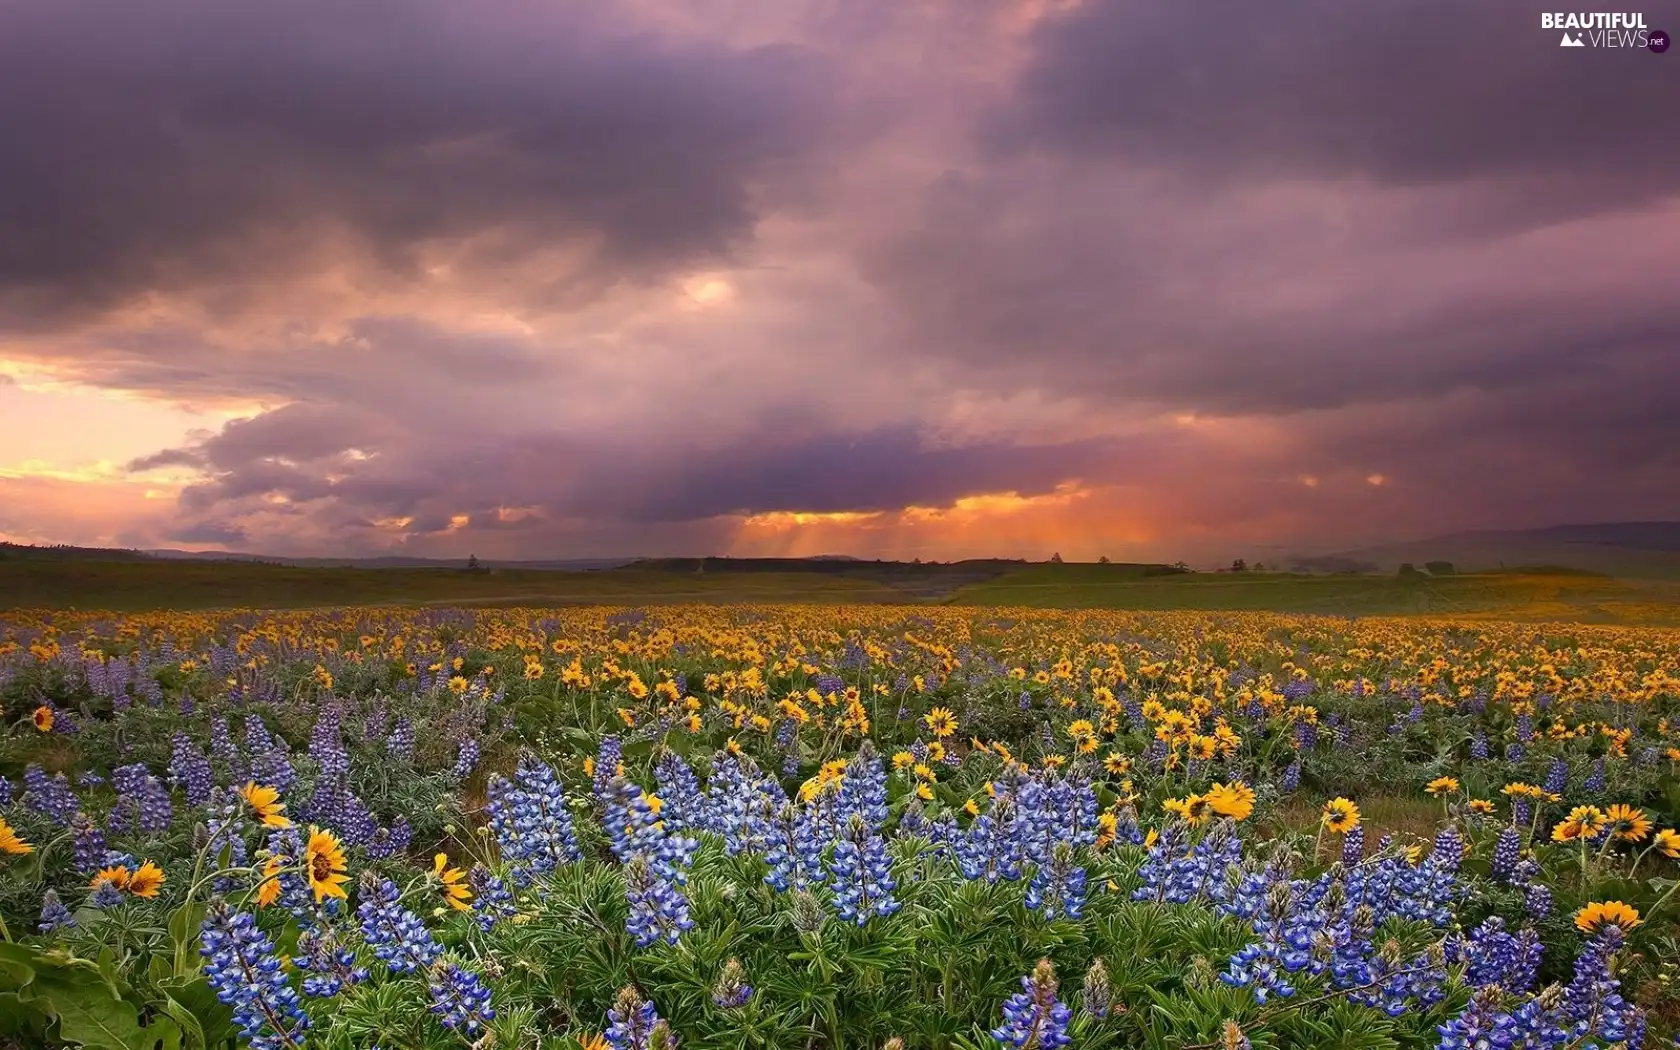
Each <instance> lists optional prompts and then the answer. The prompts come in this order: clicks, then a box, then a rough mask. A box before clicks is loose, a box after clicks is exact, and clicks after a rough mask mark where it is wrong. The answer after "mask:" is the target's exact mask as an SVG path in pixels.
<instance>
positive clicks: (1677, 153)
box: [991, 0, 1680, 208]
mask: <svg viewBox="0 0 1680 1050" xmlns="http://www.w3.org/2000/svg"><path fill="white" fill-rule="evenodd" d="M1542 6H1543V5H1539V4H1534V3H1530V2H1527V0H1520V2H1519V0H1484V2H1477V3H1468V4H1467V3H1460V2H1455V0H1371V2H1366V3H1352V4H1350V3H1341V2H1338V0H1306V2H1298V3H1289V4H1256V3H1249V2H1246V0H1210V2H1206V3H1195V4H1173V3H1153V2H1147V0H1088V2H1086V3H1084V4H1082V5H1080V6H1079V7H1078V8H1077V9H1075V10H1074V11H1072V12H1070V13H1068V14H1066V15H1064V16H1061V17H1057V18H1052V19H1049V20H1047V21H1046V22H1045V23H1044V24H1043V25H1042V26H1041V28H1040V31H1039V33H1038V36H1037V38H1036V40H1035V54H1034V58H1033V61H1032V63H1031V65H1030V68H1029V69H1028V71H1027V72H1026V74H1025V76H1024V78H1023V80H1022V82H1021V84H1020V85H1019V93H1018V99H1017V104H1016V105H1015V106H1014V107H1013V108H1011V109H1009V110H1008V111H1007V113H1005V114H1004V115H1001V116H1000V118H999V119H998V120H997V122H996V123H995V124H994V125H993V127H992V129H991V131H992V134H993V136H994V142H995V144H996V145H998V146H999V147H1005V146H1009V145H1013V144H1019V143H1023V142H1025V143H1031V144H1035V145H1041V146H1046V147H1051V148H1055V149H1059V150H1068V151H1074V152H1079V153H1086V154H1095V155H1108V156H1117V155H1118V156H1123V157H1125V158H1126V159H1127V160H1128V161H1130V162H1133V163H1143V164H1160V165H1166V166H1169V167H1172V168H1174V169H1176V170H1181V171H1188V172H1193V173H1195V174H1197V175H1200V176H1205V177H1210V178H1231V179H1236V180H1241V179H1243V178H1246V177H1252V176H1255V175H1261V176H1275V175H1302V174H1304V175H1308V176H1314V177H1319V176H1334V177H1339V176H1357V177H1365V178H1369V179H1373V180H1376V181H1378V182H1390V183H1403V184H1419V183H1429V182H1438V181H1452V180H1461V179H1475V178H1485V177H1509V176H1522V177H1534V178H1541V177H1546V176H1562V175H1567V176H1581V177H1592V178H1596V179H1601V180H1604V181H1605V183H1606V184H1607V185H1608V186H1612V187H1618V186H1619V187H1622V188H1624V189H1627V190H1629V191H1632V192H1637V193H1640V194H1649V193H1652V192H1657V191H1660V190H1662V189H1665V188H1667V189H1672V188H1674V187H1675V186H1676V185H1680V174H1677V173H1680V137H1676V136H1675V135H1674V134H1673V133H1672V132H1673V129H1674V128H1675V127H1676V124H1675V113H1674V107H1673V99H1674V92H1675V80H1674V70H1673V69H1671V68H1669V67H1670V66H1672V65H1673V63H1672V62H1669V61H1664V60H1663V58H1662V57H1661V56H1656V55H1651V54H1649V53H1646V52H1644V51H1643V50H1639V49H1634V50H1631V51H1630V50H1623V49H1610V48H1603V49H1601V48H1584V49H1571V50H1563V49H1560V48H1559V46H1558V44H1559V40H1560V38H1561V36H1562V34H1561V32H1553V31H1550V30H1542V29H1541V28H1540V27H1539V26H1540V18H1539V12H1540V10H1541V8H1542ZM1547 9H1548V10H1550V8H1547ZM1659 13H1660V9H1659ZM1653 17H1654V16H1653ZM1661 21H1662V20H1661V19H1660V18H1658V19H1657V21H1656V23H1655V24H1653V23H1651V22H1650V20H1649V19H1647V24H1648V25H1649V26H1650V28H1653V29H1656V28H1665V27H1664V26H1662V25H1661ZM1665 129H1667V130H1666V133H1665ZM1583 188H1584V187H1582V186H1580V185H1578V184H1576V185H1575V186H1574V190H1575V192H1576V193H1577V194H1579V192H1580V191H1581V190H1582V189H1583ZM1553 203H1555V204H1557V205H1559V206H1564V205H1566V204H1567V203H1568V202H1567V201H1564V200H1558V201H1554V202H1553ZM1573 203H1574V206H1575V207H1577V208H1604V207H1610V206H1616V205H1620V204H1624V203H1626V200H1625V198H1623V199H1617V198H1616V197H1609V198H1595V197H1592V196H1590V195H1589V196H1587V197H1585V198H1584V199H1582V198H1579V197H1578V198H1577V199H1576V200H1575V201H1574V202H1573Z"/></svg>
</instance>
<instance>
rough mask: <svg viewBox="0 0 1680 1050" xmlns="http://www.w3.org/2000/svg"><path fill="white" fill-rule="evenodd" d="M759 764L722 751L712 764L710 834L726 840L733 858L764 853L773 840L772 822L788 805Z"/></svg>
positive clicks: (708, 795) (708, 787)
mask: <svg viewBox="0 0 1680 1050" xmlns="http://www.w3.org/2000/svg"><path fill="white" fill-rule="evenodd" d="M772 786H773V785H772V783H771V782H767V781H766V779H765V777H764V774H763V772H762V771H760V770H759V768H758V764H757V763H755V762H754V761H753V760H752V759H750V758H747V757H745V756H742V755H734V754H731V753H729V752H727V751H720V752H718V753H717V756H716V757H715V758H713V760H712V775H711V777H710V778H709V779H708V780H707V783H706V809H705V812H706V814H707V817H708V819H707V821H706V823H707V830H709V831H711V832H713V833H715V834H718V835H722V836H723V847H724V850H725V851H726V852H727V853H728V854H729V855H730V856H731V857H735V856H739V855H741V854H742V853H761V852H763V851H764V850H765V849H766V848H767V847H768V843H769V836H770V819H771V816H772V815H773V814H774V813H775V811H776V809H777V808H779V803H780V802H781V801H785V796H783V797H782V798H781V799H778V798H777V797H776V794H777V793H779V789H778V791H777V792H775V793H773V792H772Z"/></svg>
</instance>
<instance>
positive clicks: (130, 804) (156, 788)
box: [111, 762, 175, 832]
mask: <svg viewBox="0 0 1680 1050" xmlns="http://www.w3.org/2000/svg"><path fill="white" fill-rule="evenodd" d="M111 783H112V784H113V785H114V786H115V787H116V788H117V790H118V791H120V792H122V797H121V798H120V799H118V805H119V806H120V807H121V808H120V813H121V816H120V817H119V810H112V812H111V825H112V827H117V826H118V824H119V822H130V821H131V822H132V823H130V824H129V826H130V827H132V828H133V829H135V830H138V831H144V832H158V831H163V830H164V829H166V828H168V827H169V823H170V821H171V820H173V819H174V817H175V807H174V805H173V803H171V802H170V800H169V790H168V789H167V788H165V787H164V786H163V781H161V780H159V779H158V778H157V777H154V776H152V774H151V773H150V771H148V770H147V769H146V767H145V765H144V764H142V763H138V762H137V763H135V764H133V765H128V766H120V767H118V768H116V769H113V770H112V771H111Z"/></svg>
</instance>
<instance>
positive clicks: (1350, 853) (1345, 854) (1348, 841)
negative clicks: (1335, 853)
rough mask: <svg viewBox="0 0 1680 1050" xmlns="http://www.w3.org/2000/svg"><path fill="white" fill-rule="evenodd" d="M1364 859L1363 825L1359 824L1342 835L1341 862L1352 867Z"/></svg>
mask: <svg viewBox="0 0 1680 1050" xmlns="http://www.w3.org/2000/svg"><path fill="white" fill-rule="evenodd" d="M1364 859H1365V827H1364V825H1359V826H1357V827H1354V828H1353V829H1352V830H1350V831H1349V832H1348V833H1347V834H1346V835H1345V836H1343V837H1342V863H1343V864H1345V865H1346V866H1348V867H1350V868H1352V867H1355V866H1357V865H1358V864H1359V862H1360V861H1362V860H1364Z"/></svg>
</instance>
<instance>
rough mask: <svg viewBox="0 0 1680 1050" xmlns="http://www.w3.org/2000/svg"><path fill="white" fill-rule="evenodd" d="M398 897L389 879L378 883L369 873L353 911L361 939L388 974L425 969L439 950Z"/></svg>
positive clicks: (416, 918)
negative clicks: (359, 928)
mask: <svg viewBox="0 0 1680 1050" xmlns="http://www.w3.org/2000/svg"><path fill="white" fill-rule="evenodd" d="M400 896H401V895H400V893H399V892H398V890H397V884H396V883H394V882H392V881H391V880H390V879H384V880H379V879H376V878H374V877H373V876H372V874H371V873H369V874H367V875H364V876H363V880H362V903H361V904H360V905H359V906H358V907H357V908H356V916H357V918H359V919H360V920H361V924H362V940H363V941H364V942H365V943H366V944H367V946H368V947H369V948H371V949H373V954H374V956H375V957H376V958H377V959H379V961H380V962H383V963H384V964H385V965H386V966H387V967H388V968H390V970H391V972H392V973H415V972H417V971H421V970H426V969H429V968H430V967H431V965H432V963H434V962H436V961H437V960H438V957H439V956H440V955H442V954H443V948H442V947H441V946H440V945H439V944H438V942H437V941H436V939H434V938H433V937H432V934H431V931H430V930H428V929H426V925H425V923H423V922H421V921H420V918H419V916H417V915H415V914H414V913H413V912H411V911H409V910H408V909H407V908H404V907H403V906H402V904H401V903H399V900H398V898H399V897H400Z"/></svg>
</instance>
